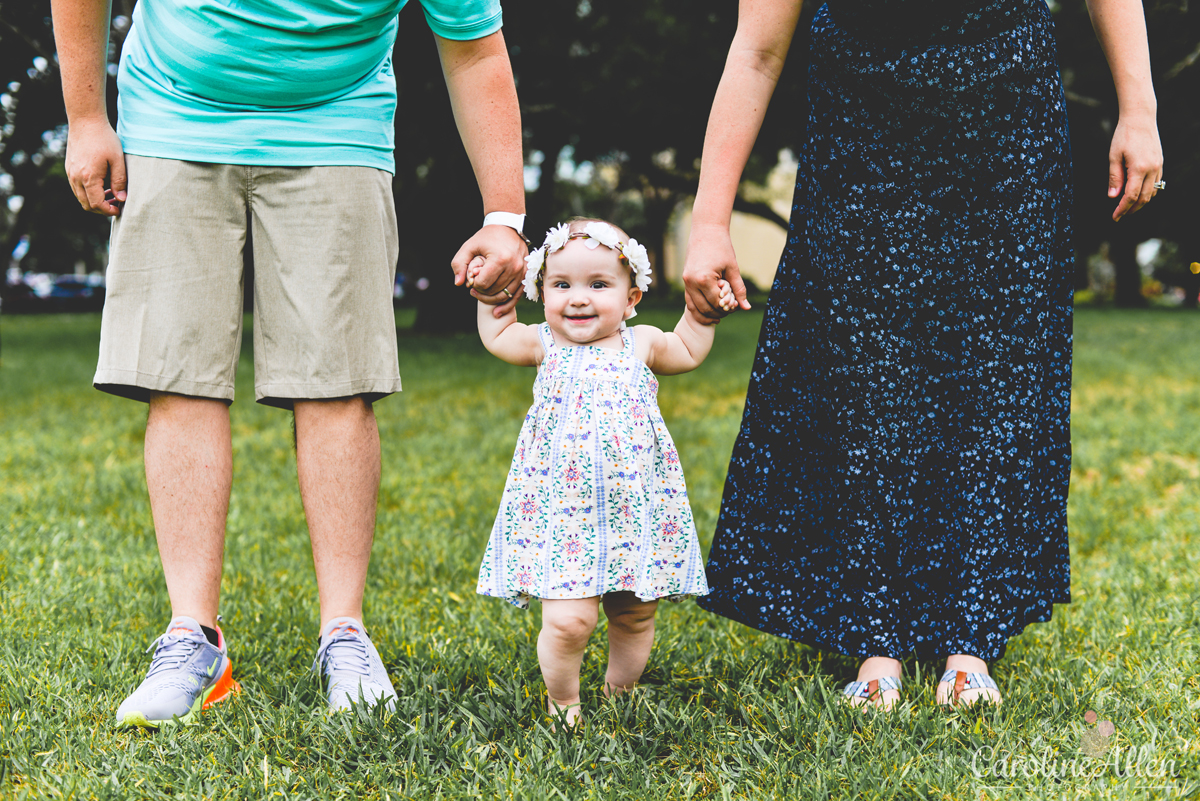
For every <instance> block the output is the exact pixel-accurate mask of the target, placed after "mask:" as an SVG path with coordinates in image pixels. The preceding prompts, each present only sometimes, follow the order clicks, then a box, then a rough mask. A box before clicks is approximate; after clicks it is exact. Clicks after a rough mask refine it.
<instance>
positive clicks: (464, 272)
mask: <svg viewBox="0 0 1200 801" xmlns="http://www.w3.org/2000/svg"><path fill="white" fill-rule="evenodd" d="M528 254H529V249H528V248H527V247H526V246H525V240H523V239H521V236H520V235H519V234H518V233H517V232H516V231H514V230H513V229H511V228H509V227H508V226H507V225H487V226H484V227H483V228H480V229H479V231H478V232H477V233H476V234H475V236H473V237H471V238H470V239H468V240H467V241H466V242H465V243H464V244H463V246H462V247H461V248H459V249H458V253H456V254H455V256H454V258H453V259H452V260H451V262H450V266H451V267H452V268H453V269H454V284H455V286H462V285H463V284H467V285H468V286H470V287H471V296H472V297H474V298H476V299H477V300H480V301H482V302H484V303H487V304H488V305H491V306H495V307H496V308H495V310H494V311H493V314H494V315H495V316H496V317H497V318H499V317H503V316H504V315H505V314H508V312H509V311H511V310H512V308H513V307H514V306H516V305H517V299H518V298H519V297H520V296H521V292H522V288H521V282H522V281H523V280H524V279H525V257H526V256H527V255H528ZM468 279H470V281H469V283H468ZM506 290H507V291H506Z"/></svg>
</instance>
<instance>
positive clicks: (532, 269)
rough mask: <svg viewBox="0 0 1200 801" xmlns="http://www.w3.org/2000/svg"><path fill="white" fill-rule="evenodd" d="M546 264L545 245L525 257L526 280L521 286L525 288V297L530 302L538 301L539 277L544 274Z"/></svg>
mask: <svg viewBox="0 0 1200 801" xmlns="http://www.w3.org/2000/svg"><path fill="white" fill-rule="evenodd" d="M545 264H546V246H545V245H542V246H541V247H540V248H538V249H537V250H535V251H533V252H532V253H530V254H529V255H528V256H526V257H525V279H524V280H523V281H522V282H521V285H522V286H524V287H525V297H527V298H529V299H530V300H534V301H536V300H538V285H537V284H538V277H539V276H540V275H541V274H542V267H544V266H545Z"/></svg>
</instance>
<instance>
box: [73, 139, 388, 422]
mask: <svg viewBox="0 0 1200 801" xmlns="http://www.w3.org/2000/svg"><path fill="white" fill-rule="evenodd" d="M125 162H126V167H127V169H128V174H129V190H128V191H129V195H128V201H127V202H126V204H125V208H124V210H123V211H122V212H121V216H120V217H118V218H116V219H115V220H114V221H113V229H112V244H111V252H110V260H109V266H108V275H107V284H108V293H107V298H106V300H105V303H104V318H103V322H102V324H101V331H100V363H99V365H98V367H97V369H96V377H95V379H94V384H95V386H96V388H97V389H100V390H103V391H105V392H111V393H113V394H114V395H121V396H124V397H127V398H134V399H136V400H141V401H146V400H149V397H150V393H151V392H170V393H175V394H179V395H191V396H194V397H201V398H214V399H218V400H223V401H227V402H232V401H233V384H234V375H235V373H236V370H237V363H238V356H239V353H240V351H241V340H242V280H243V279H242V250H243V247H244V246H245V244H246V239H247V231H249V232H250V234H251V242H252V243H253V255H254V389H255V395H256V396H257V399H258V401H259V402H260V403H265V404H268V405H271V406H278V407H281V408H291V406H292V401H293V400H298V399H318V398H343V397H349V396H354V395H361V396H364V397H365V398H366V399H367V400H368V401H375V400H378V399H379V398H381V397H383V396H385V395H388V394H390V393H392V392H398V391H399V390H400V370H399V365H398V362H397V353H396V323H395V317H394V315H393V313H392V284H393V282H394V281H395V273H396V259H397V253H398V241H397V234H396V211H395V206H394V205H393V200H392V190H391V176H390V175H388V174H387V173H385V172H382V171H380V170H376V169H372V168H370V167H247V166H234V165H228V164H202V163H197V162H190V161H173V160H169V159H155V158H146V157H142V156H126V157H125Z"/></svg>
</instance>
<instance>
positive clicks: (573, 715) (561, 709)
mask: <svg viewBox="0 0 1200 801" xmlns="http://www.w3.org/2000/svg"><path fill="white" fill-rule="evenodd" d="M582 706H583V704H582V703H581V702H580V700H579V699H578V698H576V699H575V700H574V701H555V700H554V699H553V698H551V697H550V696H546V712H547V713H549V715H550V717H551V718H553V719H554V720H556V721H558V720H565V721H566V724H567V728H568V729H573V728H575V726H576V725H577V724H578V723H579V721H580V720H582V718H583V711H582V710H581V707H582ZM550 731H556V727H555V726H554V725H551V726H550Z"/></svg>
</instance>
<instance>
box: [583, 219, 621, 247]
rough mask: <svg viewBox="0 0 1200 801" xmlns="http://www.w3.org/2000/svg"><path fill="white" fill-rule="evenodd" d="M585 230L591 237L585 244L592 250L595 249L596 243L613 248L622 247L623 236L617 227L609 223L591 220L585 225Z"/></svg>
mask: <svg viewBox="0 0 1200 801" xmlns="http://www.w3.org/2000/svg"><path fill="white" fill-rule="evenodd" d="M583 232H584V233H585V234H587V236H588V237H589V239H588V240H587V241H586V242H584V244H585V245H587V246H588V248H589V249H591V250H595V249H596V245H604V246H605V247H606V248H611V249H612V250H619V249H620V247H619V246H620V244H621V237H620V235H619V234H617V229H616V228H613V227H612V226H611V225H609V224H608V223H602V222H590V223H588V224H587V225H585V226H583Z"/></svg>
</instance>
